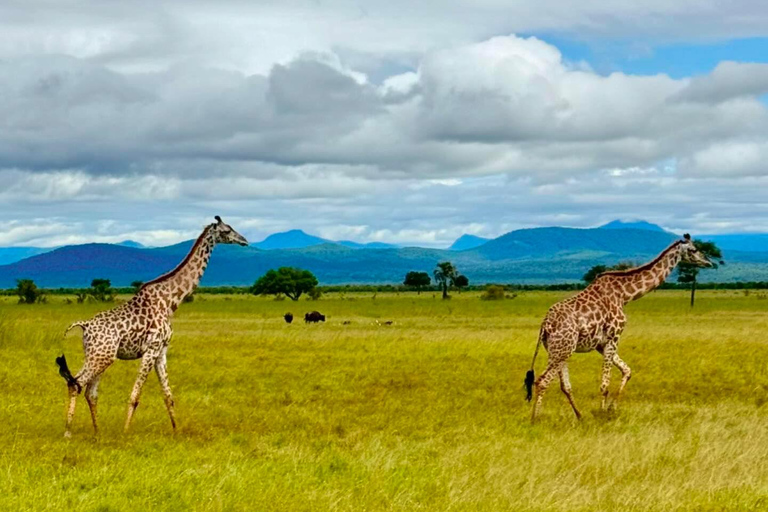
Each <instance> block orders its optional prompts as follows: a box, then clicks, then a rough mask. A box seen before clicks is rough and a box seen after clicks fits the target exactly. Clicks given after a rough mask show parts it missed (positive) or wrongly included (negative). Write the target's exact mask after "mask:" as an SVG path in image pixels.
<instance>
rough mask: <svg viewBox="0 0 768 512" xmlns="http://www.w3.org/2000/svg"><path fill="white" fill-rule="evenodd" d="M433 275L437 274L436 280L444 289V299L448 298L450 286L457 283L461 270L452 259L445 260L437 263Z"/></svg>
mask: <svg viewBox="0 0 768 512" xmlns="http://www.w3.org/2000/svg"><path fill="white" fill-rule="evenodd" d="M432 275H434V276H435V282H437V284H438V285H440V287H441V288H442V289H443V299H447V298H448V288H449V287H451V286H454V285H455V284H456V278H457V277H458V275H459V271H458V270H456V267H454V266H453V263H451V262H450V261H443V262H441V263H438V264H437V268H435V270H434V272H433V273H432Z"/></svg>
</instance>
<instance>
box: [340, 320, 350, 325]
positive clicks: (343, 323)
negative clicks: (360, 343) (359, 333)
mask: <svg viewBox="0 0 768 512" xmlns="http://www.w3.org/2000/svg"><path fill="white" fill-rule="evenodd" d="M351 323H352V322H350V321H349V320H344V321H343V322H341V325H349V324H351Z"/></svg>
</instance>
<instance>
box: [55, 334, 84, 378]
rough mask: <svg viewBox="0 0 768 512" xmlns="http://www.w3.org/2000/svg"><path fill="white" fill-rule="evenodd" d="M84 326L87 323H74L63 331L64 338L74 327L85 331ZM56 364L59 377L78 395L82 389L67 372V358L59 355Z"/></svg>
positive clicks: (69, 372)
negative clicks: (74, 389) (73, 388)
mask: <svg viewBox="0 0 768 512" xmlns="http://www.w3.org/2000/svg"><path fill="white" fill-rule="evenodd" d="M86 325H88V322H75V323H73V324H71V325H70V326H69V327H67V329H66V330H65V331H64V337H65V338H66V336H67V334H69V331H71V330H72V329H74V328H75V327H80V328H81V329H85V327H86ZM56 364H57V365H58V366H59V375H61V376H62V377H64V380H66V381H67V386H70V387H73V386H74V387H75V388H77V392H78V393H80V390H81V389H82V388H81V386H80V383H79V382H77V379H75V377H74V376H73V375H72V372H71V371H69V365H68V364H67V358H66V357H64V354H61V356H59V357H57V358H56Z"/></svg>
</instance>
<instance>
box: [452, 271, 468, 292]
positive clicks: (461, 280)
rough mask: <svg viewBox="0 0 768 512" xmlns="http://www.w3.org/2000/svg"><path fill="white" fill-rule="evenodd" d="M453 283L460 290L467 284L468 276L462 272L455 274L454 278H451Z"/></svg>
mask: <svg viewBox="0 0 768 512" xmlns="http://www.w3.org/2000/svg"><path fill="white" fill-rule="evenodd" d="M453 284H455V285H456V288H458V289H459V291H461V289H462V288H466V287H467V286H469V278H468V277H467V276H465V275H464V274H461V275H458V276H456V279H454V280H453Z"/></svg>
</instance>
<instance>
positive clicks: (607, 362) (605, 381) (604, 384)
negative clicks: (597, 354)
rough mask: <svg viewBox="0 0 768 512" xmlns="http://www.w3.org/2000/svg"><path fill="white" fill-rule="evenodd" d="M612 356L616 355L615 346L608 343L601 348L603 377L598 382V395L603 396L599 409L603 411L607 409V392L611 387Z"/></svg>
mask: <svg viewBox="0 0 768 512" xmlns="http://www.w3.org/2000/svg"><path fill="white" fill-rule="evenodd" d="M614 355H616V344H615V343H608V344H607V345H606V346H605V348H603V376H602V379H601V381H600V394H601V395H603V400H602V405H601V408H602V409H603V410H604V411H605V410H607V409H608V391H609V387H610V385H611V368H612V366H613V356H614Z"/></svg>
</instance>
